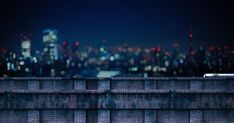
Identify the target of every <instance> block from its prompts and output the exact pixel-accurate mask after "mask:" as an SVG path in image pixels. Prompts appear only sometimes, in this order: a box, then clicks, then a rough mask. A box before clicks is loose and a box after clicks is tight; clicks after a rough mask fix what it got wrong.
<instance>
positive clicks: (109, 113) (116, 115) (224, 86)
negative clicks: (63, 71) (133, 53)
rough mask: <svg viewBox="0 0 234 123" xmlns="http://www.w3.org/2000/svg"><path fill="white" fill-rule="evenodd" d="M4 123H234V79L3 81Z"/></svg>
mask: <svg viewBox="0 0 234 123" xmlns="http://www.w3.org/2000/svg"><path fill="white" fill-rule="evenodd" d="M0 89H1V90H0V123H27V122H28V123H234V78H99V79H98V78H0Z"/></svg>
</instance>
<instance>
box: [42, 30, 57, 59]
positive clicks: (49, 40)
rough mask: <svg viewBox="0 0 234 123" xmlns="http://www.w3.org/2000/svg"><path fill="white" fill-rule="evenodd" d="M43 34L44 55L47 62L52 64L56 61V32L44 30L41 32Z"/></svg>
mask: <svg viewBox="0 0 234 123" xmlns="http://www.w3.org/2000/svg"><path fill="white" fill-rule="evenodd" d="M43 34H44V35H43V43H44V44H45V48H44V55H45V56H46V58H47V61H48V62H53V61H54V60H57V59H58V49H57V40H58V37H57V30H56V29H46V30H44V31H43Z"/></svg>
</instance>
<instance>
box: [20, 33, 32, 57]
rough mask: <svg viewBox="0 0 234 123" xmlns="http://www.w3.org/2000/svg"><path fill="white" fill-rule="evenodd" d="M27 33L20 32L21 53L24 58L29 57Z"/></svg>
mask: <svg viewBox="0 0 234 123" xmlns="http://www.w3.org/2000/svg"><path fill="white" fill-rule="evenodd" d="M29 37H30V36H28V35H23V34H21V37H20V40H21V55H22V56H23V58H24V59H26V58H30V57H31V40H30V38H29Z"/></svg>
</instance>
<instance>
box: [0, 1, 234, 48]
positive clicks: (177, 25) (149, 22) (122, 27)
mask: <svg viewBox="0 0 234 123" xmlns="http://www.w3.org/2000/svg"><path fill="white" fill-rule="evenodd" d="M233 6H234V1H233V0H219V1H216V0H1V1H0V45H1V46H6V47H9V48H17V47H19V46H20V45H19V35H20V33H24V32H27V33H28V32H29V33H32V35H33V37H32V43H33V49H40V48H41V47H42V30H43V29H46V28H56V29H57V30H58V36H59V42H60V43H61V42H63V41H64V40H66V41H68V42H74V41H80V43H81V46H82V45H83V46H84V45H93V46H98V44H100V42H101V41H102V40H107V42H108V44H109V45H119V44H123V43H128V44H130V45H139V46H156V45H157V44H159V45H166V46H168V47H169V46H170V45H171V43H172V42H179V43H180V44H181V45H182V46H184V47H185V46H186V45H187V44H188V33H189V30H190V27H192V30H193V35H194V43H195V45H200V44H201V45H203V44H228V45H232V46H233V45H234V7H233Z"/></svg>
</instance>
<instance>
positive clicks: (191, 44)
mask: <svg viewBox="0 0 234 123" xmlns="http://www.w3.org/2000/svg"><path fill="white" fill-rule="evenodd" d="M188 36H189V55H193V54H194V51H193V32H192V27H190V28H189V35H188Z"/></svg>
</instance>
